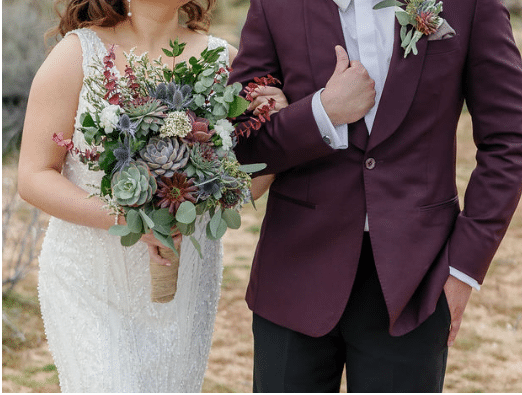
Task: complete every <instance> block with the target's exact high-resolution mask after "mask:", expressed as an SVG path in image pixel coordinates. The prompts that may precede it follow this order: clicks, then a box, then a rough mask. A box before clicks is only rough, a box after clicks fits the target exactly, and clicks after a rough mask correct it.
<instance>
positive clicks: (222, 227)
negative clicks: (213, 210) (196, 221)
mask: <svg viewBox="0 0 522 395" xmlns="http://www.w3.org/2000/svg"><path fill="white" fill-rule="evenodd" d="M227 228H228V227H227V223H226V222H225V221H224V220H223V219H221V220H220V222H219V225H218V227H217V229H216V233H215V235H214V234H212V231H211V229H210V222H209V223H208V224H207V238H209V239H210V240H219V239H221V237H223V235H224V234H225V233H226V231H227Z"/></svg>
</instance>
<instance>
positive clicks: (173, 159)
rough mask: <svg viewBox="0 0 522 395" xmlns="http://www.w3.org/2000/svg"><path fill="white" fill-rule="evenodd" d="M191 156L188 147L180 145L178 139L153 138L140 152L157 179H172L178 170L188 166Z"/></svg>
mask: <svg viewBox="0 0 522 395" xmlns="http://www.w3.org/2000/svg"><path fill="white" fill-rule="evenodd" d="M189 155H190V151H189V149H188V147H187V145H186V144H184V143H180V142H179V141H178V139H177V138H160V137H152V138H151V139H150V140H149V142H148V144H147V145H146V146H145V147H144V148H143V149H142V150H141V151H140V156H141V158H142V159H143V160H144V161H145V163H146V164H147V165H148V166H149V168H150V170H151V172H152V174H153V175H154V176H155V177H156V178H159V177H160V176H165V177H168V178H170V177H172V176H173V175H174V173H175V172H176V171H177V170H179V169H182V168H183V167H185V166H186V165H187V163H188V160H189Z"/></svg>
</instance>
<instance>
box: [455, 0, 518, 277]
mask: <svg viewBox="0 0 522 395" xmlns="http://www.w3.org/2000/svg"><path fill="white" fill-rule="evenodd" d="M463 86H464V95H465V99H466V103H467V106H468V108H469V112H470V114H471V116H472V121H473V137H474V141H475V144H476V146H477V155H476V160H477V166H476V168H475V169H474V171H473V173H472V175H471V178H470V180H469V183H468V186H467V189H466V193H465V197H464V208H463V211H462V212H461V213H460V215H459V217H458V218H457V221H456V223H455V227H454V230H453V232H452V235H451V237H450V239H449V241H448V244H447V246H446V249H447V251H446V252H447V254H446V256H447V257H448V259H449V262H448V263H449V265H450V266H452V267H454V268H456V269H457V270H460V271H462V272H463V273H465V274H467V275H469V276H470V277H472V278H474V279H476V280H477V281H478V282H479V283H482V281H483V280H484V277H485V275H486V271H487V269H488V267H489V264H490V262H491V260H492V259H493V255H494V254H495V252H496V250H497V248H498V246H499V244H500V241H501V240H502V238H503V236H504V234H505V232H506V230H507V227H508V225H509V222H510V220H511V217H512V216H513V213H514V211H515V210H516V208H517V205H518V202H519V199H520V194H521V189H522V61H521V58H520V53H519V51H518V49H517V47H516V44H515V41H514V38H513V33H512V30H511V25H510V22H509V13H508V11H507V10H506V8H505V7H504V6H503V5H502V4H501V3H500V0H477V2H476V9H475V15H474V19H473V26H472V31H471V36H470V42H469V49H468V57H467V63H466V68H465V75H464V81H463Z"/></svg>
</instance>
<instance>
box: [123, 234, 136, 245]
mask: <svg viewBox="0 0 522 395" xmlns="http://www.w3.org/2000/svg"><path fill="white" fill-rule="evenodd" d="M140 238H141V233H129V234H128V235H126V236H123V237H122V238H121V245H122V246H124V247H130V246H131V245H134V244H136V243H137V242H138V240H139V239H140Z"/></svg>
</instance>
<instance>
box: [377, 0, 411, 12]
mask: <svg viewBox="0 0 522 395" xmlns="http://www.w3.org/2000/svg"><path fill="white" fill-rule="evenodd" d="M403 5H404V3H402V2H400V1H397V0H383V1H381V2H380V3H377V4H376V5H375V6H373V9H374V10H380V9H381V8H386V7H401V6H403Z"/></svg>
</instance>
